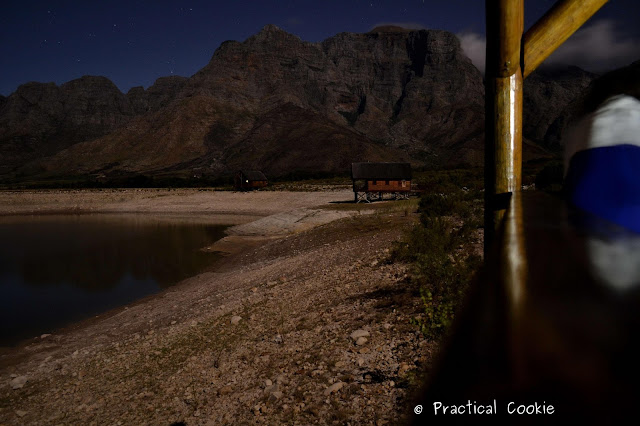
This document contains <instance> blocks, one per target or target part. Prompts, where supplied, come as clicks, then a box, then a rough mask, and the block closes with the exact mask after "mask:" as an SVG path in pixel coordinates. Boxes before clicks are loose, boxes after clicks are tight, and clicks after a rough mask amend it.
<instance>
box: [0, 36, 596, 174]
mask: <svg viewBox="0 0 640 426" xmlns="http://www.w3.org/2000/svg"><path fill="white" fill-rule="evenodd" d="M574 72H575V71H574ZM534 75H536V74H535V73H534ZM536 78H537V79H538V80H539V81H536ZM554 78H555V77H554ZM592 79H593V75H590V74H588V73H586V72H582V74H581V73H577V74H576V75H575V76H573V77H571V76H570V77H568V80H567V81H565V82H560V83H558V82H554V81H553V78H549V77H545V76H544V75H543V74H541V75H540V76H539V77H534V78H530V80H531V82H533V84H532V83H525V85H527V84H528V85H529V86H532V87H528V86H526V87H527V88H528V90H527V91H526V92H525V104H526V103H527V102H528V101H530V103H531V105H532V106H531V107H530V109H532V110H534V115H533V117H534V118H535V119H536V120H537V121H536V122H532V121H531V120H532V118H531V117H529V118H527V117H525V139H528V140H529V141H530V142H532V144H531V145H532V146H534V145H536V144H537V145H538V146H542V147H546V148H553V149H557V148H558V147H557V139H558V138H557V137H555V136H554V135H553V134H550V135H547V132H548V131H549V129H551V128H552V127H553V124H554V123H555V122H556V120H557V119H558V116H559V115H561V111H559V110H562V108H564V107H565V106H567V105H568V104H569V103H571V102H572V101H573V100H574V99H575V98H577V97H578V95H579V93H578V92H580V91H582V90H584V88H585V87H586V86H587V85H588V83H590V81H591V80H592ZM528 81H529V79H528ZM527 92H531V93H532V94H535V96H532V97H527ZM550 102H552V103H553V108H549V107H548V106H547V107H545V106H544V104H545V103H550ZM540 105H542V106H540ZM274 111H281V114H284V115H283V116H282V117H280V118H277V117H275V116H274ZM296 117H297V120H298V121H299V123H298V121H296ZM311 118H313V120H315V121H316V123H315V124H314V123H313V120H312V119H311ZM529 123H533V124H531V125H529ZM269 126H272V127H271V128H269ZM297 126H300V128H301V129H302V130H301V129H298V128H297ZM527 126H529V127H527ZM258 127H260V129H258ZM483 128H484V86H483V84H482V75H481V74H480V72H479V71H478V70H477V68H475V67H474V66H473V64H472V63H471V61H470V60H469V58H468V57H467V56H466V55H465V54H464V52H463V51H462V48H461V46H460V42H459V40H458V39H457V37H456V36H455V35H454V34H452V33H449V32H446V31H442V30H407V31H395V30H389V29H374V30H372V31H371V32H369V33H362V34H360V33H339V34H336V35H335V36H332V37H329V38H327V39H325V40H323V41H321V42H318V43H310V42H306V41H303V40H301V39H300V38H299V37H297V36H295V35H293V34H289V33H287V32H286V31H284V30H281V29H280V28H278V27H276V26H275V25H267V26H265V27H264V28H263V29H262V30H261V31H260V32H259V33H257V34H255V35H253V36H251V37H249V38H247V39H246V40H245V41H244V42H238V41H226V42H223V43H222V44H221V45H220V46H219V47H218V49H216V51H215V52H214V53H213V55H212V57H211V59H210V61H209V62H208V63H207V64H206V65H205V66H204V67H203V68H202V69H200V70H199V71H198V72H196V73H195V74H194V75H193V76H191V77H188V78H187V77H178V76H170V77H161V78H159V79H157V80H156V82H155V83H154V84H153V85H152V86H150V87H149V88H147V89H146V90H145V89H143V88H142V87H134V88H131V89H130V90H129V91H128V92H127V93H126V94H124V93H122V92H121V91H120V90H119V89H118V88H117V87H116V86H115V85H114V84H113V83H112V82H111V81H110V80H108V79H107V78H106V77H93V76H85V77H82V78H80V79H76V80H72V81H70V82H67V83H64V84H62V85H60V86H56V85H54V84H52V83H27V84H25V85H21V86H20V87H19V88H18V90H16V92H14V93H13V94H11V95H10V96H9V97H7V98H5V99H0V158H1V159H0V176H1V175H4V176H5V177H7V176H8V177H10V178H15V177H16V176H37V175H43V176H56V175H64V174H87V175H96V174H100V175H107V176H109V175H118V174H121V173H145V174H158V173H165V172H167V173H168V172H171V173H176V174H181V175H184V176H191V175H194V174H197V175H208V176H223V175H227V174H230V173H232V172H233V171H234V170H235V169H237V168H241V167H248V166H251V168H259V169H262V170H264V171H265V172H267V173H268V174H272V175H276V176H277V175H283V174H287V173H288V172H290V171H293V170H305V169H307V170H309V171H313V172H344V169H345V167H347V166H348V164H349V163H350V162H351V161H356V159H357V161H367V160H369V161H380V160H382V159H386V160H387V161H410V162H412V163H413V164H414V165H416V166H422V167H450V166H461V165H479V164H481V162H482V158H483V157H482V150H483V138H484V135H483ZM269 129H271V130H269ZM274 129H275V130H274ZM327 129H331V130H330V132H329V133H327ZM552 130H553V129H552ZM270 132H271V133H270ZM556 133H557V131H556ZM292 134H298V135H299V138H302V139H301V140H300V141H299V142H300V143H294V141H293V140H291V139H290V138H289V135H292ZM554 137H555V139H554ZM278 140H281V141H282V144H280V145H279V144H278ZM327 143H329V147H328V148H327V149H325V145H324V144H327ZM283 147H286V149H283ZM308 147H315V148H314V149H316V150H317V151H319V152H320V151H321V152H323V153H324V154H323V156H322V157H321V158H323V159H324V163H323V162H319V161H317V158H314V157H313V156H308V155H306V154H307V152H305V149H306V148H308ZM261 149H263V150H264V152H258V151H260V150H261ZM249 151H251V152H254V153H255V155H253V156H251V157H249V156H248V155H246V154H245V156H243V153H247V152H249ZM528 155H529V156H533V157H535V156H540V155H543V156H544V155H548V154H547V153H546V152H545V151H544V149H540V148H539V147H536V148H534V149H531V150H528ZM316 157H318V156H316ZM269 158H273V159H278V161H275V160H274V161H269V160H268V159H269ZM260 159H261V160H260ZM286 159H289V160H290V163H287V161H289V160H286ZM285 160H286V161H285Z"/></svg>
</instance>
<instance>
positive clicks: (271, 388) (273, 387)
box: [264, 385, 280, 393]
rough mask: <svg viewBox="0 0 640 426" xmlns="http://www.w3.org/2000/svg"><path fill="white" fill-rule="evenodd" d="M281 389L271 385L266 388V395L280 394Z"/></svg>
mask: <svg viewBox="0 0 640 426" xmlns="http://www.w3.org/2000/svg"><path fill="white" fill-rule="evenodd" d="M279 390H280V388H279V387H278V385H271V386H267V387H266V388H264V391H265V393H271V392H278V391H279Z"/></svg>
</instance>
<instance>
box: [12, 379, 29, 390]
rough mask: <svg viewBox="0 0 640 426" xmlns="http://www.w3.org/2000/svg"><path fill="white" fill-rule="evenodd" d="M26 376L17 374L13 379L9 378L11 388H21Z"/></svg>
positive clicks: (25, 381)
mask: <svg viewBox="0 0 640 426" xmlns="http://www.w3.org/2000/svg"><path fill="white" fill-rule="evenodd" d="M27 380H28V379H27V376H18V377H16V378H15V379H13V380H11V389H13V390H16V389H21V388H22V387H23V386H24V384H25V383H27Z"/></svg>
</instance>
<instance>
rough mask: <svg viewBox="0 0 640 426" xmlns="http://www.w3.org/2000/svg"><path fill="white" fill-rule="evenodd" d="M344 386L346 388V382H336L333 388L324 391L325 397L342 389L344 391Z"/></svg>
mask: <svg viewBox="0 0 640 426" xmlns="http://www.w3.org/2000/svg"><path fill="white" fill-rule="evenodd" d="M343 386H344V382H336V383H334V384H332V385H331V386H329V387H328V388H326V389H325V390H324V394H325V396H326V395H331V394H332V393H335V392H338V391H339V390H340V389H342V387H343Z"/></svg>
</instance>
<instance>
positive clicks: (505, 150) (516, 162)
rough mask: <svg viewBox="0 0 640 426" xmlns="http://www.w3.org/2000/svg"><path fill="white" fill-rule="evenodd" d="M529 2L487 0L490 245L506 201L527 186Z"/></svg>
mask: <svg viewBox="0 0 640 426" xmlns="http://www.w3.org/2000/svg"><path fill="white" fill-rule="evenodd" d="M523 3H524V2H523V0H487V1H486V2H485V5H486V19H487V61H486V71H485V73H486V74H485V75H486V78H485V84H486V88H485V93H486V96H485V102H486V105H485V241H486V242H489V241H491V239H492V235H493V232H494V230H495V229H496V228H497V227H498V226H499V225H500V222H501V221H502V218H503V216H504V212H505V207H506V206H504V205H501V203H500V199H501V198H502V199H504V196H505V195H508V194H509V193H513V192H516V191H519V190H520V188H521V185H522V71H521V68H520V58H521V56H522V55H521V45H522V34H523V31H524V6H523Z"/></svg>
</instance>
